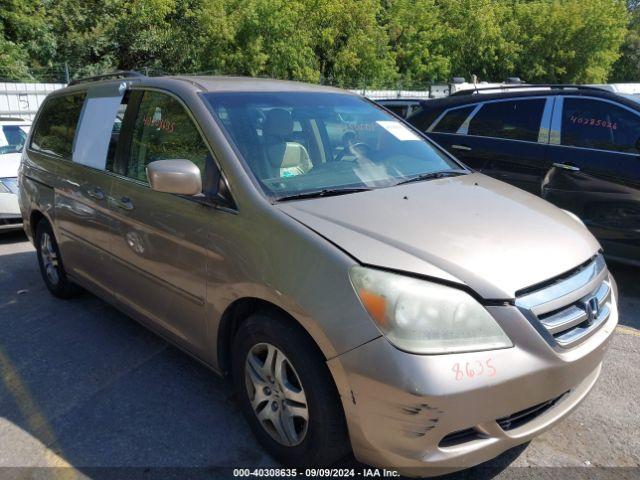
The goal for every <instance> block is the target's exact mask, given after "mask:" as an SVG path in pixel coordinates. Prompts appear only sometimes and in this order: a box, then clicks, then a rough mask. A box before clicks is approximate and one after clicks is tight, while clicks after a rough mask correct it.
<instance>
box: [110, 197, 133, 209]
mask: <svg viewBox="0 0 640 480" xmlns="http://www.w3.org/2000/svg"><path fill="white" fill-rule="evenodd" d="M113 202H114V203H115V205H116V207H118V208H121V209H123V210H133V202H132V201H131V199H130V198H129V197H121V198H120V200H116V199H114V200H113Z"/></svg>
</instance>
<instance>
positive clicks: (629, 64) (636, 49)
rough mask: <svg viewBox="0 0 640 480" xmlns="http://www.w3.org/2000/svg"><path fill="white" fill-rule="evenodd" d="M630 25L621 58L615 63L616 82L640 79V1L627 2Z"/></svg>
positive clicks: (614, 77)
mask: <svg viewBox="0 0 640 480" xmlns="http://www.w3.org/2000/svg"><path fill="white" fill-rule="evenodd" d="M627 4H628V10H629V25H628V28H627V32H626V36H625V39H624V42H623V44H622V47H621V49H620V58H619V59H618V60H617V61H616V63H615V64H614V65H613V73H612V80H613V81H615V82H637V81H640V8H638V7H639V6H640V2H638V1H635V0H630V1H628V2H627Z"/></svg>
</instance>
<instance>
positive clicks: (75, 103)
mask: <svg viewBox="0 0 640 480" xmlns="http://www.w3.org/2000/svg"><path fill="white" fill-rule="evenodd" d="M84 97H85V94H84V93H82V94H75V95H65V96H63V97H54V98H51V99H49V100H47V101H46V102H45V104H44V105H43V107H42V112H40V116H39V118H38V123H37V124H36V126H35V130H34V132H33V136H32V138H31V145H30V147H31V149H33V150H36V151H39V152H43V153H48V154H52V155H56V156H58V157H61V158H64V159H66V160H71V154H72V151H73V139H74V137H75V134H76V127H77V124H78V118H79V117H80V112H81V111H82V104H83V103H84Z"/></svg>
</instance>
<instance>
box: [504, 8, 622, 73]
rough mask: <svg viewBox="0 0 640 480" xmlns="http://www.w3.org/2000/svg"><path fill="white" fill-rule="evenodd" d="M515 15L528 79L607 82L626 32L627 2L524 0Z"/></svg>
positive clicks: (522, 67) (522, 65)
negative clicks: (625, 3)
mask: <svg viewBox="0 0 640 480" xmlns="http://www.w3.org/2000/svg"><path fill="white" fill-rule="evenodd" d="M514 14H515V19H516V24H517V25H518V26H519V32H518V35H519V37H520V39H521V45H522V50H521V54H520V58H521V60H520V62H519V64H520V70H521V72H522V75H523V76H524V77H525V78H527V80H530V81H549V82H558V83H604V82H606V81H607V77H608V75H609V72H610V70H611V67H612V65H613V63H614V62H615V61H616V60H617V59H618V57H619V53H618V52H619V48H620V45H621V43H622V41H623V39H624V36H625V32H626V21H627V15H626V10H625V5H624V3H623V2H616V1H611V0H590V1H588V2H584V1H583V0H565V1H562V2H560V1H552V2H550V1H547V0H534V1H520V2H519V3H518V4H517V5H516V8H515V11H514ZM550 39H553V41H550Z"/></svg>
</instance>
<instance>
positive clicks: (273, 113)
mask: <svg viewBox="0 0 640 480" xmlns="http://www.w3.org/2000/svg"><path fill="white" fill-rule="evenodd" d="M262 131H263V133H264V135H269V136H274V137H285V136H287V135H290V134H291V133H292V132H293V118H292V117H291V114H290V113H289V112H288V111H287V110H285V109H284V108H272V109H271V110H269V111H268V112H267V115H266V117H265V120H264V127H263V129H262Z"/></svg>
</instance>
